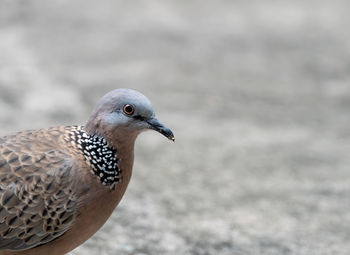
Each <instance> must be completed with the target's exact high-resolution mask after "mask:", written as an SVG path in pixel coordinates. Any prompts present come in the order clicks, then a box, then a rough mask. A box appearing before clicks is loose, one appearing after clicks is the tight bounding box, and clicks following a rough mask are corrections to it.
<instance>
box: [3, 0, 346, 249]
mask: <svg viewBox="0 0 350 255" xmlns="http://www.w3.org/2000/svg"><path fill="white" fill-rule="evenodd" d="M349 9H350V2H349V1H345V0H344V1H337V0H336V1H326V0H324V1H322V0H309V1H288V0H281V1H273V0H264V1H262V0H260V1H258V0H256V1H254V0H252V1H229V0H227V1H214V0H212V1H210V0H197V1H196V0H178V1H170V0H169V1H168V0H165V1H164V0H162V1H156V0H138V1H121V0H120V1H106V0H101V1H92V0H75V1H68V0H60V1H59V0H55V1H54V0H51V1H44V0H41V1H38V0H32V1H18V0H16V1H15V0H4V1H1V3H0V109H1V110H0V125H1V129H0V135H5V134H8V133H13V132H15V131H17V130H21V129H32V128H39V127H44V126H45V127H46V126H52V125H56V124H80V123H84V122H85V121H86V119H87V118H88V115H89V113H90V111H91V110H92V108H93V106H94V104H95V103H96V101H97V100H98V99H99V98H100V97H101V96H102V95H103V94H104V93H106V92H107V91H109V90H112V89H114V88H118V87H129V88H134V89H138V90H140V91H142V92H143V93H144V94H146V95H147V96H148V97H149V98H150V99H151V100H152V102H153V105H154V107H155V109H156V111H157V113H158V116H159V118H160V119H161V120H162V121H163V122H164V123H165V124H167V125H168V126H169V127H171V128H172V129H173V130H174V132H175V134H176V137H177V141H176V143H175V144H172V143H169V142H168V141H166V139H164V138H163V137H161V136H159V135H158V134H155V133H151V132H149V133H146V134H143V135H141V136H140V138H139V139H138V142H137V150H136V162H135V167H134V175H133V180H132V182H131V184H130V186H129V189H128V191H127V194H126V196H125V198H124V199H123V201H122V203H121V205H120V206H119V207H118V208H117V209H116V211H115V212H114V214H113V216H112V217H111V219H110V220H109V221H108V222H107V223H106V225H105V226H104V227H103V228H102V229H101V230H100V231H99V232H98V233H97V234H96V235H95V236H94V237H93V238H92V239H91V240H89V241H88V242H86V243H85V244H84V245H83V246H82V247H80V248H78V249H76V250H75V251H73V252H72V255H89V254H91V255H92V254H99V255H131V254H133V255H141V254H142V255H157V254H159V255H161V254H162V255H175V254H176V255H177V254H195V255H197V254H198V255H216V254H220V255H235V254H237V255H246V254H247V255H250V254H252V255H256V254H258V255H259V254H264V255H274V254H276V255H288V254H298V255H299V254H300V255H304V254H305V255H312V254H315V255H316V254H317V255H325V254H338V255H347V254H350V242H349V239H350V172H349V166H350V157H349V153H350V113H349V109H350V33H349V26H348V25H349V23H350V18H349Z"/></svg>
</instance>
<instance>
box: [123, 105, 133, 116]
mask: <svg viewBox="0 0 350 255" xmlns="http://www.w3.org/2000/svg"><path fill="white" fill-rule="evenodd" d="M123 112H124V113H125V114H126V115H133V114H134V112H135V109H134V106H132V105H131V104H126V105H124V107H123Z"/></svg>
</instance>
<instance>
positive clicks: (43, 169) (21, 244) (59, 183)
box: [0, 127, 78, 250]
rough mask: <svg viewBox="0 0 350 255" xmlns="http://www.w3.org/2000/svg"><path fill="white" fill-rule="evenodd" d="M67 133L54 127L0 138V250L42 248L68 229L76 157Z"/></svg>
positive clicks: (74, 209) (74, 211) (74, 198)
mask: <svg viewBox="0 0 350 255" xmlns="http://www.w3.org/2000/svg"><path fill="white" fill-rule="evenodd" d="M68 131H69V128H68V127H67V128H64V127H58V128H51V129H42V130H38V131H25V132H20V133H17V134H16V135H14V136H7V137H4V138H1V140H0V250H1V249H6V250H24V249H28V248H32V247H35V246H38V245H42V244H45V243H47V242H50V241H52V240H53V239H55V238H57V237H59V236H61V235H62V234H64V233H65V232H66V231H67V230H68V229H69V228H70V227H71V226H72V224H73V223H74V220H75V218H76V217H77V209H78V208H77V204H78V197H77V190H76V188H75V187H74V180H73V177H74V174H72V172H74V171H76V164H75V162H74V159H73V158H72V155H74V154H76V153H72V151H73V150H74V147H73V146H71V145H69V146H68V143H67V141H66V134H67V133H68ZM53 146H54V147H53ZM69 150H70V151H69Z"/></svg>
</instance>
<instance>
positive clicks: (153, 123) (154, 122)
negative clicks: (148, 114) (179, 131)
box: [147, 117, 175, 142]
mask: <svg viewBox="0 0 350 255" xmlns="http://www.w3.org/2000/svg"><path fill="white" fill-rule="evenodd" d="M147 123H148V124H149V128H150V129H153V130H155V131H157V132H159V133H161V134H162V135H164V136H165V137H166V138H168V139H169V140H172V141H173V142H175V137H174V134H173V132H172V131H171V130H170V129H169V128H167V127H166V126H164V125H163V124H162V123H160V122H159V120H158V119H157V118H155V117H154V118H151V119H148V120H147Z"/></svg>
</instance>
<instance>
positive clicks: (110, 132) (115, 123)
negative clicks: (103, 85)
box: [85, 89, 175, 144]
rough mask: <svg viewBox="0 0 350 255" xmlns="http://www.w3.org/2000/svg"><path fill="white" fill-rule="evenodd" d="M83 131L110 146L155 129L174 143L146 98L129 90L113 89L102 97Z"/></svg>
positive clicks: (172, 136) (169, 132) (170, 134)
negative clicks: (103, 139)
mask: <svg viewBox="0 0 350 255" xmlns="http://www.w3.org/2000/svg"><path fill="white" fill-rule="evenodd" d="M85 129H86V131H87V132H88V133H90V134H98V135H101V136H104V137H105V138H106V139H107V140H108V141H109V142H110V143H112V144H114V143H118V142H122V141H125V140H134V139H136V137H137V135H138V134H139V133H141V132H142V131H145V130H149V129H151V130H155V131H157V132H159V133H161V134H163V135H164V136H165V137H167V138H168V139H170V140H172V141H174V140H175V138H174V135H173V133H172V131H171V130H170V129H169V128H167V127H165V126H164V125H163V124H162V123H161V122H159V120H158V119H157V117H156V115H155V113H154V110H153V107H152V104H151V102H150V101H149V99H148V98H147V97H145V96H144V95H143V94H141V93H140V92H138V91H135V90H132V89H116V90H113V91H111V92H109V93H107V94H106V95H105V96H103V97H102V98H101V99H100V101H99V102H98V103H97V105H96V107H95V109H94V110H93V112H92V114H91V116H90V119H89V121H88V123H87V124H86V126H85Z"/></svg>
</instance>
